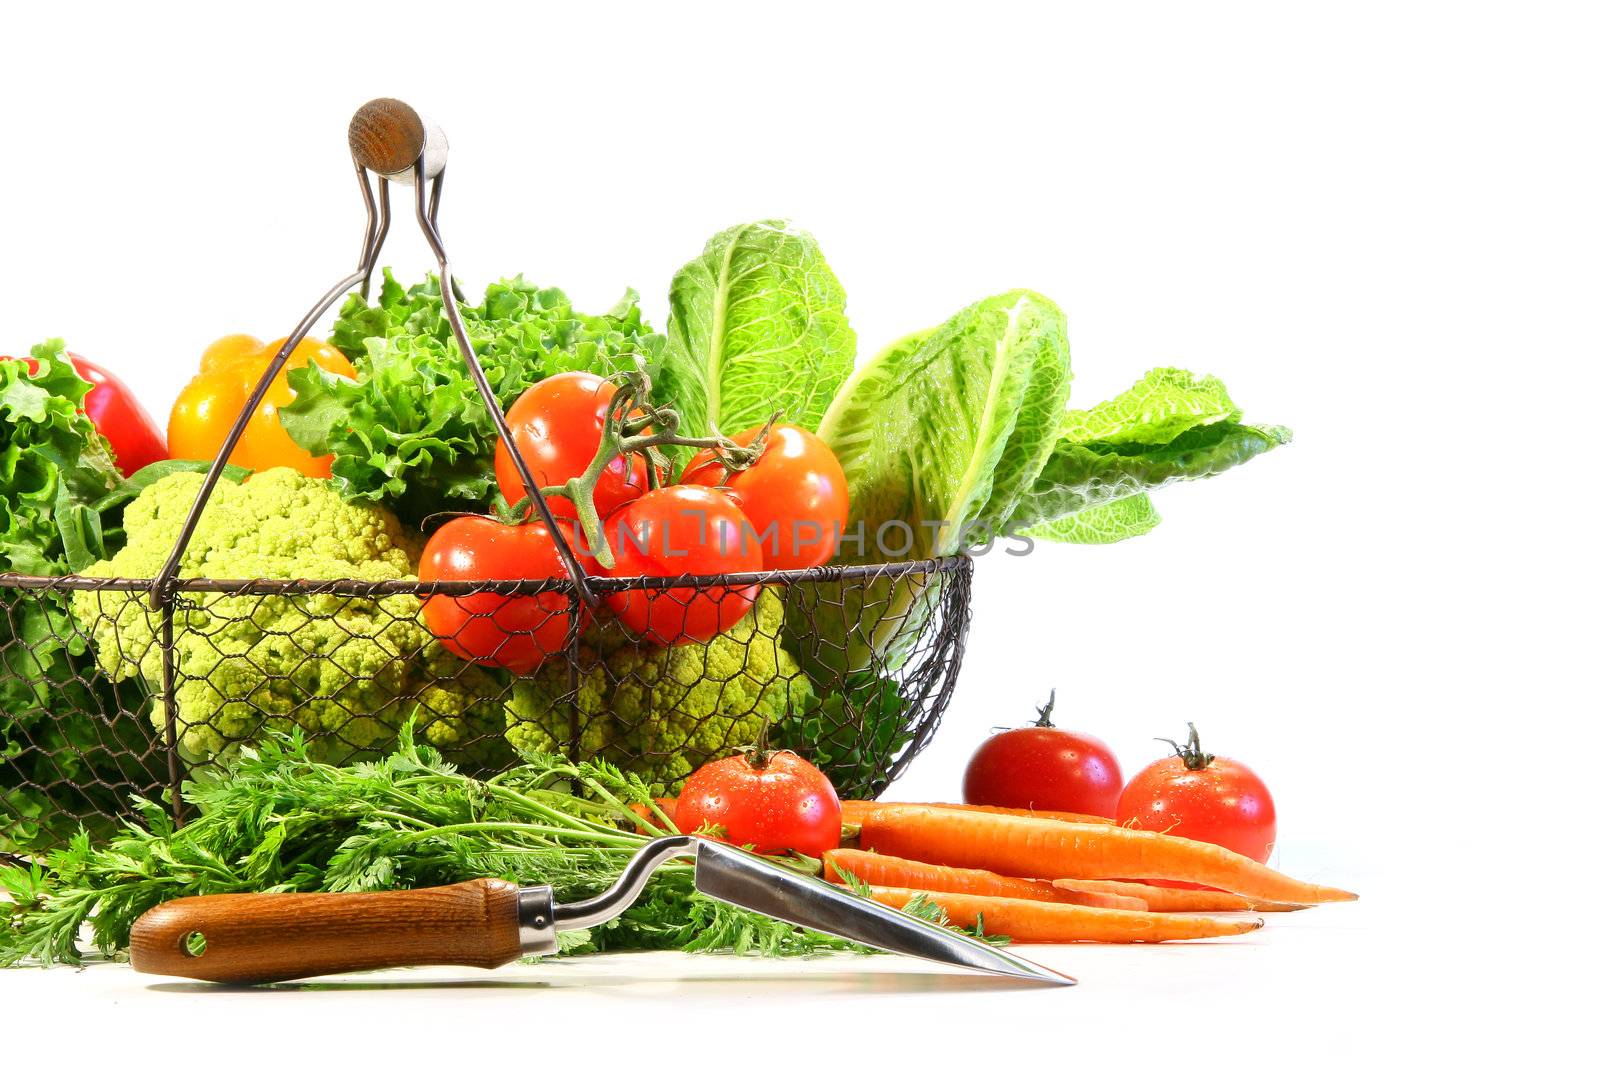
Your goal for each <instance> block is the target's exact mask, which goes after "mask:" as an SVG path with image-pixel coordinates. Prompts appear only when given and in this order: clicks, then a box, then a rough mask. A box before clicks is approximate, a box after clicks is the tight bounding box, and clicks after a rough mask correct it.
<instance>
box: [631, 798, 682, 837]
mask: <svg viewBox="0 0 1600 1067" xmlns="http://www.w3.org/2000/svg"><path fill="white" fill-rule="evenodd" d="M655 802H656V807H658V808H660V809H661V814H663V815H665V816H666V817H667V818H669V819H676V818H677V817H678V813H677V807H678V798H677V797H656V798H655ZM628 807H630V808H632V809H633V813H634V814H635V815H638V816H639V817H640V818H642V819H643V820H644V821H645V822H647V823H649V824H650V825H651V826H654V827H655V828H656V829H657V830H671V829H672V827H670V826H663V825H661V820H660V819H657V818H656V813H655V812H653V811H651V810H650V808H649V805H646V804H629V805H628ZM625 829H629V830H632V829H634V827H631V826H629V827H625Z"/></svg>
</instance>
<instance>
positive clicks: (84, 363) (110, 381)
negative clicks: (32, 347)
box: [0, 352, 168, 478]
mask: <svg viewBox="0 0 1600 1067" xmlns="http://www.w3.org/2000/svg"><path fill="white" fill-rule="evenodd" d="M11 358H13V357H11V356H0V359H11ZM22 358H23V362H25V363H27V364H28V371H29V373H30V374H31V373H36V372H37V371H38V370H39V364H38V362H37V361H36V360H34V359H32V358H30V357H28V356H24V357H22ZM67 358H68V359H70V360H71V361H72V365H73V367H75V368H77V371H78V376H79V377H81V378H82V379H83V380H84V381H86V382H88V383H89V385H90V387H91V388H90V389H89V392H88V395H86V396H85V397H84V398H83V413H84V414H85V415H88V416H89V421H90V422H92V423H94V425H95V428H96V429H98V430H99V431H100V433H101V435H102V436H104V437H105V439H106V440H107V441H109V442H110V443H111V451H112V453H113V454H114V455H115V456H116V457H117V469H118V470H119V471H121V472H122V476H123V477H124V478H129V477H132V476H133V474H134V472H135V471H138V470H139V469H140V468H142V467H147V466H149V465H150V464H152V463H155V462H157V461H159V460H163V459H166V458H168V457H167V441H166V438H165V436H163V434H162V433H161V429H160V427H159V426H158V425H157V424H156V421H155V420H154V419H152V418H151V417H150V413H149V412H148V411H146V410H145V409H144V405H143V404H141V403H139V400H138V398H137V397H135V396H134V395H133V390H131V389H129V388H128V385H127V383H126V382H124V381H123V380H122V379H121V378H118V377H117V376H116V375H115V374H112V373H111V372H110V371H108V370H106V369H105V368H104V367H102V366H100V365H99V364H97V363H94V362H91V361H90V360H87V359H84V358H83V357H82V356H80V355H77V354H75V353H72V352H68V353H67Z"/></svg>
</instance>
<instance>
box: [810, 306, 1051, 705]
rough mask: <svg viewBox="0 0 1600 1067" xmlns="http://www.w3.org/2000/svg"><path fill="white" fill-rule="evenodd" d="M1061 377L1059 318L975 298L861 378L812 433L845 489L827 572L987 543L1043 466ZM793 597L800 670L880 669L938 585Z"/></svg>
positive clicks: (901, 583)
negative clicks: (846, 513)
mask: <svg viewBox="0 0 1600 1067" xmlns="http://www.w3.org/2000/svg"><path fill="white" fill-rule="evenodd" d="M1071 377H1072V374H1071V366H1070V363H1069V356H1068V349H1067V322H1066V316H1065V315H1063V314H1062V313H1061V311H1060V309H1059V308H1057V307H1056V306H1055V305H1054V304H1052V303H1051V302H1050V301H1049V300H1047V299H1045V298H1044V297H1042V296H1040V295H1038V294H1037V293H1031V292H1027V291H1026V290H1016V291H1013V292H1009V293H1002V294H1000V295H999V296H993V297H989V298H988V299H986V300H980V301H978V302H977V303H976V304H973V305H971V306H970V307H967V308H965V309H963V310H962V311H960V312H958V313H957V314H956V315H955V316H953V317H952V318H951V319H950V320H949V321H948V322H946V323H945V324H944V325H942V326H940V327H939V328H938V329H936V330H933V331H931V332H928V333H922V334H913V335H912V336H910V337H907V338H904V339H902V340H901V341H898V342H896V343H895V344H892V345H890V346H889V347H888V348H886V349H884V350H883V351H882V352H881V353H879V354H878V355H877V356H876V357H874V358H873V359H871V360H869V361H868V362H867V363H865V364H864V365H862V366H861V367H860V368H858V369H857V370H856V372H855V373H854V374H853V375H851V377H850V380H849V381H847V382H846V383H845V386H844V388H843V389H841V390H840V391H839V395H838V396H836V397H835V398H834V401H833V403H832V405H830V406H829V408H828V412H827V414H826V415H825V416H824V418H823V420H822V424H821V427H820V429H819V430H818V435H819V436H820V437H821V438H822V439H823V440H824V441H825V442H827V444H828V445H829V447H831V448H832V449H833V451H834V454H835V455H836V456H838V458H839V463H840V465H841V466H842V467H843V468H844V472H845V478H846V480H847V481H848V483H849V486H850V517H849V520H848V524H849V529H848V530H847V531H846V535H847V537H846V539H845V541H844V543H843V545H842V547H841V549H840V552H839V554H838V557H837V558H836V560H835V562H837V563H841V564H846V565H848V564H868V563H891V562H896V561H906V560H916V559H932V558H934V557H936V556H945V555H951V554H954V553H957V552H961V551H963V550H965V549H967V548H970V547H972V546H974V545H977V544H982V543H985V542H987V541H989V540H991V539H993V538H994V537H995V536H997V535H998V533H999V532H1000V531H1002V530H1003V529H1005V527H1006V524H1007V523H1008V522H1009V521H1010V519H1011V514H1012V512H1013V511H1014V510H1015V508H1016V506H1017V504H1018V502H1019V500H1020V499H1021V498H1022V496H1023V495H1025V494H1026V493H1027V492H1028V490H1029V488H1030V487H1031V486H1032V485H1033V483H1034V481H1035V480H1036V479H1037V478H1038V476H1039V472H1040V470H1041V469H1042V468H1043V466H1044V463H1045V461H1046V460H1047V459H1048V458H1049V457H1050V453H1051V449H1052V447H1053V446H1054V444H1055V441H1056V438H1057V436H1058V435H1059V434H1060V430H1061V426H1062V423H1063V422H1064V420H1065V418H1066V402H1067V395H1068V391H1069V389H1070V382H1071ZM851 535H854V536H853V539H852V536H851ZM798 588H799V594H800V595H799V602H800V603H801V604H802V605H803V606H804V609H805V610H804V611H802V612H800V613H798V614H797V615H796V616H795V617H794V618H793V619H791V628H790V629H791V633H792V635H793V636H794V639H795V641H796V644H797V647H798V648H799V650H800V654H801V662H802V663H804V664H806V665H807V669H808V670H816V669H818V668H820V669H821V670H823V671H827V672H832V673H834V674H835V675H838V674H845V673H854V672H857V671H863V670H867V671H871V672H873V673H882V672H883V671H885V670H893V669H894V668H896V667H898V666H899V665H900V663H901V662H902V661H903V659H904V657H905V655H906V654H907V653H908V651H909V649H910V646H911V645H912V644H913V643H914V642H915V640H916V638H917V635H918V634H919V633H920V631H921V629H922V624H923V623H924V622H925V621H926V619H927V617H928V612H929V611H930V610H931V607H932V603H933V599H934V597H933V594H934V593H935V592H936V591H937V589H938V581H937V579H934V578H930V579H929V580H928V581H927V582H923V583H918V582H913V581H909V580H906V579H904V578H902V579H894V578H881V579H873V580H869V581H865V582H859V583H854V584H851V585H847V586H844V587H843V593H844V595H843V603H842V604H840V605H838V606H837V607H830V606H829V605H828V604H827V601H828V600H829V598H830V597H835V596H837V594H836V593H834V592H833V591H831V590H830V589H829V588H827V587H825V586H823V585H820V584H819V585H817V586H813V587H798ZM836 588H837V587H836ZM812 620H814V624H813V623H812Z"/></svg>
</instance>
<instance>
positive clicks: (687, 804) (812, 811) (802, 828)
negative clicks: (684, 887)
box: [672, 752, 844, 856]
mask: <svg viewBox="0 0 1600 1067" xmlns="http://www.w3.org/2000/svg"><path fill="white" fill-rule="evenodd" d="M672 821H673V822H675V823H677V824H678V829H680V830H684V831H687V832H689V833H693V832H694V831H696V830H699V829H700V828H702V827H707V826H716V827H721V829H722V831H723V837H724V839H725V840H727V841H728V842H730V843H732V844H735V845H739V846H741V847H743V846H747V845H748V846H749V847H751V848H754V849H755V850H756V851H757V852H765V853H768V854H773V853H778V852H789V851H791V850H792V851H794V852H799V853H802V854H803V855H807V856H820V855H822V854H823V853H824V852H826V851H827V850H828V849H830V848H838V847H839V834H840V832H841V831H842V830H843V828H844V817H843V815H842V814H841V808H840V804H839V794H838V793H836V792H835V791H834V788H833V783H832V782H830V781H828V776H827V775H825V774H823V773H822V772H821V771H820V770H818V769H817V768H816V767H815V766H814V765H813V764H811V763H809V762H807V761H806V760H805V759H802V758H801V757H800V756H797V755H795V754H794V753H793V752H772V753H763V752H752V753H750V754H749V755H742V756H729V757H728V758H726V759H720V760H716V761H715V762H712V763H708V764H706V765H705V766H703V767H701V768H700V769H699V770H697V771H695V772H694V773H693V774H691V775H690V776H689V780H688V781H687V782H685V783H684V784H683V792H681V793H679V794H678V802H677V806H676V807H674V808H673V812H672Z"/></svg>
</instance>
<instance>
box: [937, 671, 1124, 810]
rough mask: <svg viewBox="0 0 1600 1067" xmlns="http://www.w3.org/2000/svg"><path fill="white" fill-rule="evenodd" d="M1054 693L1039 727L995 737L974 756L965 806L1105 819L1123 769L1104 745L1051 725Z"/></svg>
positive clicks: (965, 785)
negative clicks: (1030, 810)
mask: <svg viewBox="0 0 1600 1067" xmlns="http://www.w3.org/2000/svg"><path fill="white" fill-rule="evenodd" d="M1055 699H1056V697H1055V693H1053V692H1052V693H1051V694H1050V700H1049V702H1048V703H1046V704H1045V706H1044V707H1042V708H1040V709H1039V722H1038V724H1037V725H1034V726H1028V727H1024V728H1022V729H1020V730H1006V731H1004V732H1002V733H998V734H995V735H994V736H993V737H990V738H989V739H988V740H987V741H985V742H984V743H983V744H981V745H979V746H978V750H977V751H976V752H974V753H973V754H972V760H971V761H970V762H969V763H968V764H967V775H966V779H965V781H964V782H963V785H962V792H963V794H964V795H965V797H966V801H967V803H968V804H991V805H995V806H997V807H1002V808H1034V809H1037V810H1039V811H1073V812H1077V813H1078V814H1080V815H1100V816H1104V817H1106V818H1109V817H1110V816H1111V815H1113V814H1114V813H1115V812H1116V810H1117V797H1118V796H1119V795H1120V794H1121V793H1122V768H1121V767H1120V766H1118V765H1117V757H1116V756H1114V755H1112V754H1111V749H1109V748H1108V747H1106V744H1105V742H1104V741H1101V740H1099V739H1098V738H1094V737H1090V736H1089V735H1088V734H1080V733H1075V732H1073V731H1071V730H1062V729H1058V728H1057V727H1055V726H1052V725H1051V724H1050V712H1051V711H1052V710H1053V709H1054V707H1055Z"/></svg>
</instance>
